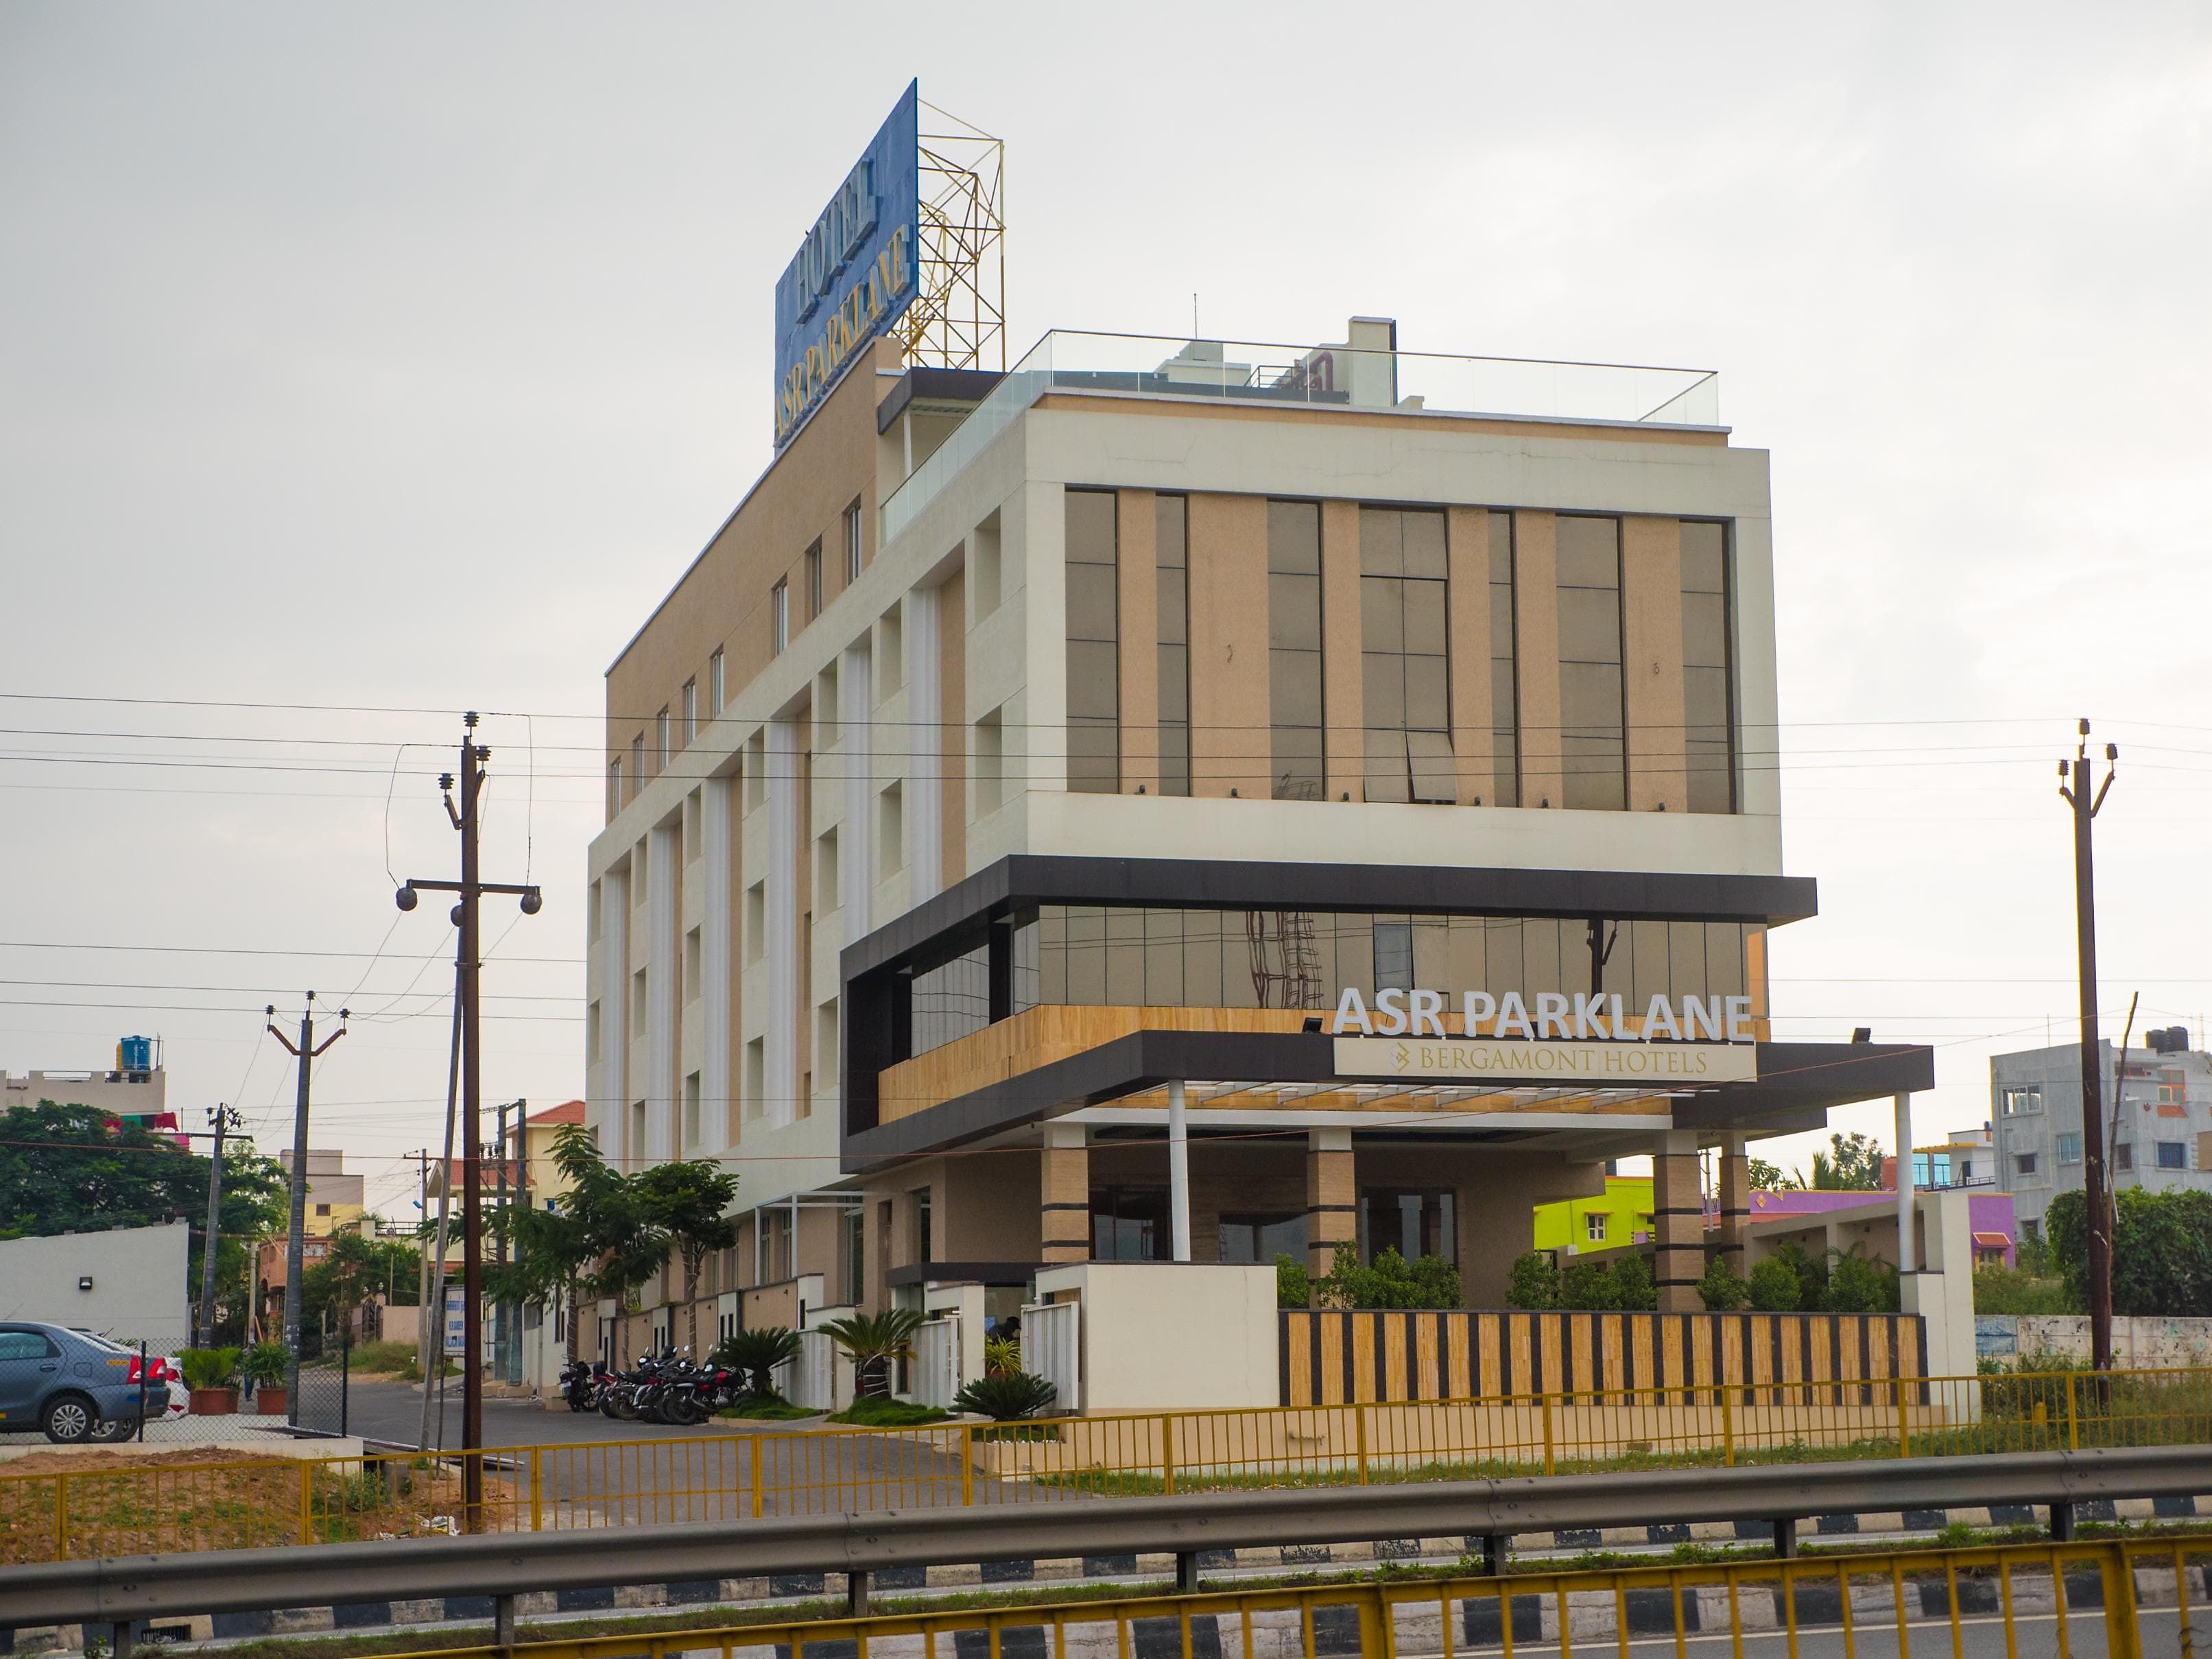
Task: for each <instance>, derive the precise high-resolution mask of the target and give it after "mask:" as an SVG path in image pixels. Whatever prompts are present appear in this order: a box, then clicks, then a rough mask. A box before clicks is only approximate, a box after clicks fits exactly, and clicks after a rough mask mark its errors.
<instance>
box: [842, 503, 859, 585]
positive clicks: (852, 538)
mask: <svg viewBox="0 0 2212 1659" xmlns="http://www.w3.org/2000/svg"><path fill="white" fill-rule="evenodd" d="M858 580H860V502H859V501H854V503H853V504H852V506H850V507H847V508H846V509H845V584H846V586H848V587H849V586H852V584H854V582H856V581H858Z"/></svg>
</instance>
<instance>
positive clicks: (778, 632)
mask: <svg viewBox="0 0 2212 1659" xmlns="http://www.w3.org/2000/svg"><path fill="white" fill-rule="evenodd" d="M768 603H769V647H770V649H772V650H773V651H774V652H775V653H776V654H777V655H778V656H781V655H782V654H783V649H784V647H786V646H787V645H789V644H790V643H791V584H790V583H789V582H778V583H777V584H776V585H775V586H774V587H773V588H771V589H770V590H769V596H768Z"/></svg>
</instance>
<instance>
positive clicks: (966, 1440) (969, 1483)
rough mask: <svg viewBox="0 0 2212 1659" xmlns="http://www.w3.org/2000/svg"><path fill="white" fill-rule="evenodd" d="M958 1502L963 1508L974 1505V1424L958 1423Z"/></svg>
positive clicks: (971, 1507) (973, 1506) (970, 1507)
mask: <svg viewBox="0 0 2212 1659" xmlns="http://www.w3.org/2000/svg"><path fill="white" fill-rule="evenodd" d="M960 1503H961V1506H962V1507H963V1508H965V1509H973V1508H975V1425H974V1424H973V1423H963V1424H962V1425H960Z"/></svg>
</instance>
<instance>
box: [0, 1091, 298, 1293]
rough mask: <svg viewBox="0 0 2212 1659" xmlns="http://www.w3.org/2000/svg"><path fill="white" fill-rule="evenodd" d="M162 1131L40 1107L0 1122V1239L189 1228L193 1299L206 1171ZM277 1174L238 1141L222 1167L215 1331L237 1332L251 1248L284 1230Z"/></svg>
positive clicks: (87, 1110)
mask: <svg viewBox="0 0 2212 1659" xmlns="http://www.w3.org/2000/svg"><path fill="white" fill-rule="evenodd" d="M210 1162H211V1160H210V1158H207V1157H205V1156H204V1155H203V1154H201V1153H198V1152H190V1151H187V1150H186V1149H185V1147H183V1146H179V1145H178V1144H177V1143H176V1142H175V1141H174V1140H172V1139H169V1138H168V1136H167V1135H166V1134H164V1133H161V1131H159V1130H155V1129H147V1128H143V1127H140V1126H139V1125H138V1124H137V1123H134V1122H131V1121H129V1120H127V1119H122V1120H118V1119H117V1118H115V1117H112V1116H111V1115H109V1114H108V1113H107V1112H106V1111H104V1110H102V1109H100V1108H98V1107H95V1106H78V1105H62V1104H58V1103H55V1102H53V1101H51V1100H42V1101H40V1103H38V1104H37V1105H35V1106H11V1107H9V1109H7V1110H6V1112H5V1113H4V1114H0V1237H4V1238H27V1237H32V1238H35V1237H52V1235H54V1234H57V1233H64V1232H80V1233H84V1232H104V1231H108V1230H109V1229H112V1228H116V1227H158V1226H161V1225H166V1224H167V1223H168V1222H170V1221H172V1220H174V1219H176V1218H179V1217H182V1218H185V1220H187V1221H189V1222H190V1223H191V1249H190V1252H189V1256H190V1267H189V1270H188V1271H189V1283H188V1285H187V1287H186V1293H187V1294H188V1295H189V1296H190V1297H193V1298H195V1299H197V1297H198V1295H199V1289H200V1257H201V1252H202V1250H203V1249H204V1247H205V1244H206V1237H205V1235H206V1231H207V1225H206V1224H207V1190H208V1166H209V1164H210ZM284 1205H285V1184H284V1172H283V1169H282V1168H281V1167H280V1166H279V1165H278V1164H277V1163H276V1160H275V1159H274V1158H262V1157H260V1156H259V1155H258V1154H257V1153H255V1152H253V1151H252V1147H251V1146H250V1145H249V1144H248V1143H247V1142H246V1141H244V1140H242V1139H241V1140H234V1141H232V1142H230V1143H228V1145H227V1146H226V1147H225V1148H224V1152H223V1160H222V1217H221V1219H222V1243H220V1245H219V1246H218V1247H217V1249H216V1296H217V1299H218V1300H219V1302H220V1303H221V1304H222V1307H223V1308H224V1309H225V1310H228V1311H227V1314H226V1316H224V1317H222V1319H220V1320H219V1321H218V1323H219V1325H221V1326H223V1327H226V1328H237V1329H240V1330H241V1331H242V1330H243V1328H244V1319H245V1314H246V1304H247V1302H248V1301H249V1300H250V1298H251V1296H252V1241H253V1240H255V1239H257V1238H258V1237H263V1236H264V1235H266V1234H268V1233H270V1232H272V1231H276V1230H277V1229H278V1228H281V1227H282V1226H283V1224H284V1218H285V1208H284Z"/></svg>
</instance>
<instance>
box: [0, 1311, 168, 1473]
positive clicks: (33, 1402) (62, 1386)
mask: <svg viewBox="0 0 2212 1659" xmlns="http://www.w3.org/2000/svg"><path fill="white" fill-rule="evenodd" d="M156 1375H159V1373H158V1371H157V1372H156ZM168 1407H169V1385H168V1384H167V1383H166V1382H155V1381H153V1380H152V1379H151V1378H149V1379H147V1380H146V1381H144V1382H143V1383H141V1381H140V1378H139V1376H138V1355H137V1352H135V1351H134V1350H132V1349H130V1348H126V1347H124V1346H122V1345H121V1344H120V1343H116V1342H110V1341H109V1340H107V1339H106V1337H104V1336H94V1335H92V1334H89V1333H88V1332H85V1331H73V1330H70V1329H69V1328H67V1327H65V1326H61V1325H32V1324H25V1323H22V1322H15V1321H8V1322H0V1433H7V1432H10V1431H13V1432H15V1433H27V1432H29V1431H32V1430H34V1429H35V1430H43V1431H45V1432H46V1438H47V1439H49V1440H52V1441H56V1442H58V1443H61V1444H63V1445H73V1444H76V1443H78V1442H81V1441H86V1440H120V1439H122V1438H123V1437H125V1436H126V1435H128V1434H129V1433H131V1431H132V1430H134V1429H135V1428H137V1424H138V1417H139V1413H141V1412H143V1413H145V1414H146V1416H148V1417H149V1418H155V1417H159V1416H160V1415H161V1413H163V1412H165V1411H167V1409H168Z"/></svg>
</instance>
